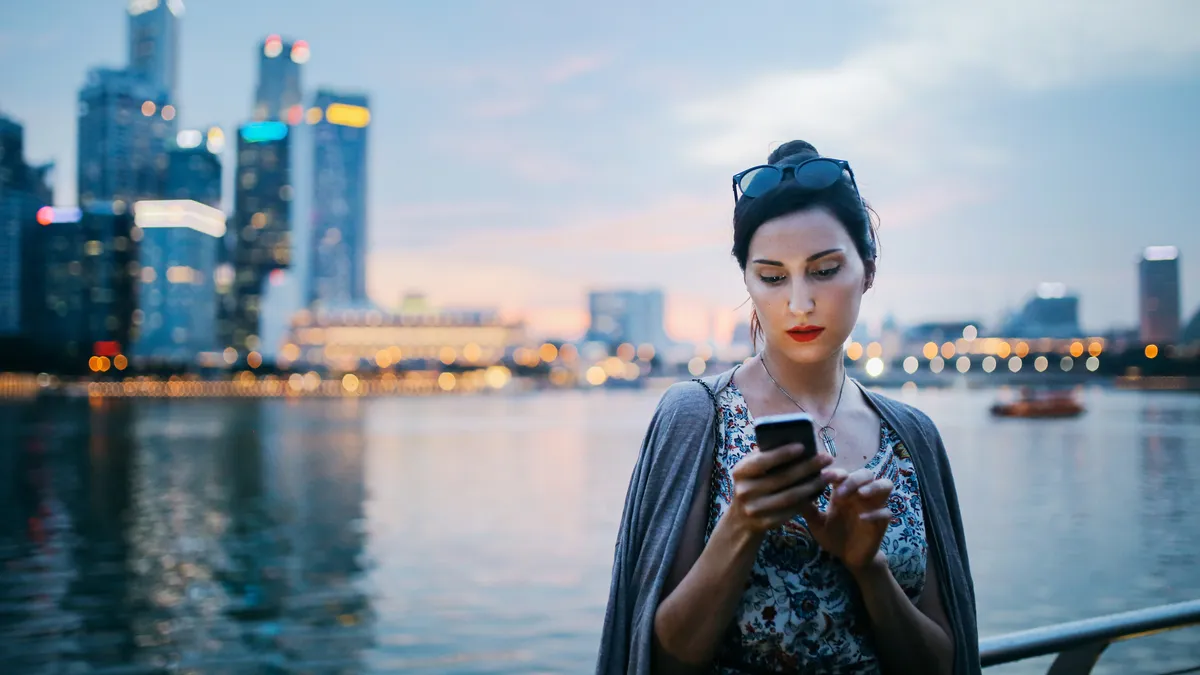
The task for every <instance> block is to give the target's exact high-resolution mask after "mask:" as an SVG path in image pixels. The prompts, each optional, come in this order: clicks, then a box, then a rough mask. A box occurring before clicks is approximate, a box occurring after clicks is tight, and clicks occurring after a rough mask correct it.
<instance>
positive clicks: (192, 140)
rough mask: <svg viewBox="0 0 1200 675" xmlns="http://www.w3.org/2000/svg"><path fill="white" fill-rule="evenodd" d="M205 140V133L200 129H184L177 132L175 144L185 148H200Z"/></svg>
mask: <svg viewBox="0 0 1200 675" xmlns="http://www.w3.org/2000/svg"><path fill="white" fill-rule="evenodd" d="M203 141H204V134H202V133H200V130H199V129H184V130H183V131H180V132H179V133H177V134H175V145H177V146H179V147H180V148H183V149H184V150H190V149H192V148H198V147H200V143H202V142H203Z"/></svg>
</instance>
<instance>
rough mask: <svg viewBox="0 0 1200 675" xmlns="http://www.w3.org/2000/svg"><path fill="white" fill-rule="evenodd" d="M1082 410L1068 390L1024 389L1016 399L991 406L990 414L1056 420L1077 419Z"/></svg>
mask: <svg viewBox="0 0 1200 675" xmlns="http://www.w3.org/2000/svg"><path fill="white" fill-rule="evenodd" d="M1084 410H1085V408H1084V407H1083V403H1081V402H1080V401H1079V399H1078V397H1076V396H1075V393H1074V392H1073V391H1072V390H1069V389H1066V390H1064V389H1045V390H1034V389H1031V388H1029V387H1025V388H1022V389H1021V391H1020V395H1019V396H1018V397H1017V398H1015V399H1013V400H1008V401H997V402H996V403H994V404H992V414H993V415H995V416H996V417H1028V418H1049V419H1058V418H1064V417H1078V416H1079V415H1082V414H1083V412H1084Z"/></svg>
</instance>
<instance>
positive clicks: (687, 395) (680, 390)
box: [656, 380, 716, 419]
mask: <svg viewBox="0 0 1200 675" xmlns="http://www.w3.org/2000/svg"><path fill="white" fill-rule="evenodd" d="M715 397H716V392H715V391H713V389H712V386H711V385H709V384H707V383H705V382H703V381H701V380H683V381H680V382H676V383H674V384H672V385H671V386H669V387H667V389H666V391H664V392H663V393H662V396H660V397H659V399H658V406H657V410H656V415H657V416H659V417H663V416H666V417H676V416H681V417H684V418H691V419H694V418H696V417H699V416H702V415H706V414H708V413H710V412H712V411H713V410H715V409H716V408H715V406H716V398H715Z"/></svg>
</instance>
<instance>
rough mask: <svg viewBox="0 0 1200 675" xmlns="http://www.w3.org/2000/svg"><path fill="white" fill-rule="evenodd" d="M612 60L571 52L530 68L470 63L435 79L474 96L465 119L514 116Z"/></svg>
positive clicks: (611, 55)
mask: <svg viewBox="0 0 1200 675" xmlns="http://www.w3.org/2000/svg"><path fill="white" fill-rule="evenodd" d="M614 61H615V55H614V53H613V52H611V51H607V52H593V53H583V54H570V55H567V56H563V57H559V58H557V59H550V60H549V61H548V62H545V63H543V62H539V63H538V64H537V65H536V66H532V67H522V66H517V65H512V64H496V63H481V64H471V65H467V66H459V67H455V68H449V69H445V70H442V71H441V72H440V75H438V79H439V80H440V82H439V83H441V84H447V83H448V84H449V85H450V86H451V87H453V88H456V89H461V90H466V91H467V92H468V94H469V95H470V96H471V97H472V98H473V100H472V101H471V102H470V103H468V104H467V105H466V107H465V108H464V110H463V112H464V114H465V115H466V116H467V117H468V118H471V119H484V120H496V119H514V118H520V117H524V116H527V115H529V114H531V113H533V112H535V111H536V110H538V109H539V108H541V107H542V106H544V105H546V104H548V103H551V102H552V101H553V99H554V98H555V90H557V89H561V88H563V87H565V86H567V85H569V84H572V83H575V82H576V81H578V80H580V79H581V78H584V77H586V76H588V75H592V74H595V73H598V72H600V71H603V70H604V69H606V68H608V67H609V65H611V64H612V63H613V62H614ZM567 104H568V105H570V101H568V102H567Z"/></svg>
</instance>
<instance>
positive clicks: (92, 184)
mask: <svg viewBox="0 0 1200 675" xmlns="http://www.w3.org/2000/svg"><path fill="white" fill-rule="evenodd" d="M174 118H175V108H174V107H173V106H171V105H170V104H169V103H168V102H167V97H166V94H165V93H164V92H163V91H162V90H160V89H157V88H156V87H154V86H152V85H150V84H149V83H148V82H146V81H145V80H143V79H142V78H141V76H139V75H138V74H136V73H134V72H132V71H128V70H111V69H108V68H97V69H93V70H92V71H90V72H89V73H88V77H87V82H86V83H85V84H84V86H83V89H82V90H80V92H79V147H78V152H79V163H78V187H79V204H80V206H84V207H86V206H87V205H88V203H89V202H92V201H101V202H110V203H111V202H113V201H120V202H121V203H122V205H123V206H126V207H127V206H128V205H129V204H132V203H133V202H134V201H136V200H139V199H154V198H157V197H158V196H159V195H160V194H161V191H162V187H163V173H164V171H165V169H166V166H167V154H166V153H167V149H166V145H165V141H166V140H167V139H168V137H170V136H171V135H172V130H173V128H174V123H173V121H172V120H173V119H174ZM117 208H118V209H120V208H121V206H118V207H117Z"/></svg>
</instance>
